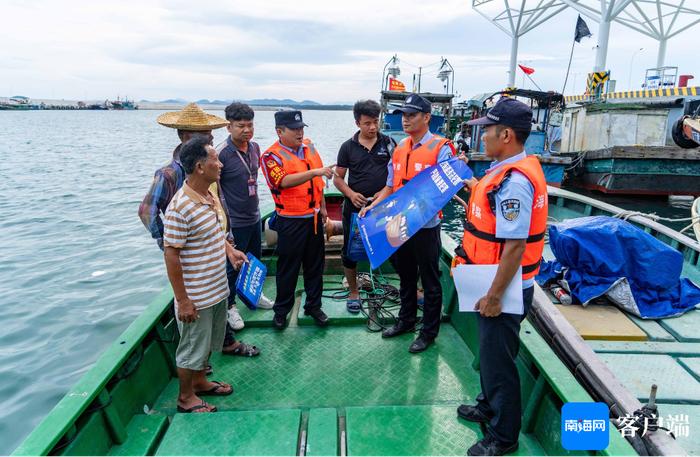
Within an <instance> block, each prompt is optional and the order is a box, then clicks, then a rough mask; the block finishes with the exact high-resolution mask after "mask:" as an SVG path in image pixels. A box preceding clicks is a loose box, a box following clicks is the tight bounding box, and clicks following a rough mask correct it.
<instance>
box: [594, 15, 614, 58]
mask: <svg viewBox="0 0 700 457" xmlns="http://www.w3.org/2000/svg"><path fill="white" fill-rule="evenodd" d="M602 16H603V17H602V19H601V21H600V24H599V28H598V49H597V50H596V53H595V67H593V71H605V60H606V59H607V57H608V40H609V38H610V20H609V19H608V18H606V17H605V16H606V15H605V14H603V15H602Z"/></svg>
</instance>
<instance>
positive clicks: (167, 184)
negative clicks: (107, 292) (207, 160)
mask: <svg viewBox="0 0 700 457" xmlns="http://www.w3.org/2000/svg"><path fill="white" fill-rule="evenodd" d="M156 121H157V122H158V123H159V124H160V125H164V126H165V127H170V128H172V129H177V136H178V137H179V138H180V144H178V145H177V147H176V148H175V150H174V151H173V156H172V160H171V161H170V163H168V164H167V165H165V166H164V167H162V168H160V169H158V170H157V171H156V173H155V176H154V177H153V183H152V184H151V188H150V189H149V191H148V193H147V194H146V196H145V197H144V199H143V201H142V202H141V206H139V217H140V218H141V222H143V225H144V226H146V229H147V230H148V231H149V232H150V233H151V236H152V237H153V239H155V240H156V243H158V247H159V248H160V249H161V250H163V219H162V216H161V215H163V214H165V210H166V209H167V208H168V204H169V203H170V200H171V199H172V198H173V195H175V192H177V191H178V189H180V187H182V183H183V182H184V181H185V169H184V168H182V164H181V163H180V148H181V147H182V145H183V144H185V143H186V142H187V141H188V140H190V139H191V138H192V137H193V136H195V135H204V136H207V137H208V138H209V141H210V142H213V141H214V137H213V136H212V134H211V132H212V130H214V129H219V128H221V127H225V126H226V125H228V121H226V119H223V118H221V117H219V116H214V115H213V114H207V113H205V112H204V111H203V110H202V109H201V108H200V107H199V106H197V105H196V104H195V103H190V104H189V105H187V106H185V108H183V109H182V111H172V112H169V113H163V114H161V115H160V116H158V119H156Z"/></svg>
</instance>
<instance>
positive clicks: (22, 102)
mask: <svg viewBox="0 0 700 457" xmlns="http://www.w3.org/2000/svg"><path fill="white" fill-rule="evenodd" d="M38 109H42V106H41V105H39V104H36V103H32V102H31V100H30V99H29V97H25V96H24V95H14V96H12V97H9V98H7V99H4V100H0V110H12V111H26V110H38Z"/></svg>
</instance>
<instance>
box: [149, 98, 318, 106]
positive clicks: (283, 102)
mask: <svg viewBox="0 0 700 457" xmlns="http://www.w3.org/2000/svg"><path fill="white" fill-rule="evenodd" d="M141 101H142V102H148V100H141ZM232 101H233V100H209V99H206V98H202V99H200V100H197V101H195V103H197V104H198V105H228V104H230V103H231V102H232ZM236 101H239V102H242V103H247V104H249V105H253V106H323V103H319V102H315V101H313V100H302V101H300V102H298V101H296V100H292V99H291V98H284V99H279V98H255V99H252V100H236ZM155 103H187V100H182V99H180V98H178V99H168V100H161V101H158V102H155Z"/></svg>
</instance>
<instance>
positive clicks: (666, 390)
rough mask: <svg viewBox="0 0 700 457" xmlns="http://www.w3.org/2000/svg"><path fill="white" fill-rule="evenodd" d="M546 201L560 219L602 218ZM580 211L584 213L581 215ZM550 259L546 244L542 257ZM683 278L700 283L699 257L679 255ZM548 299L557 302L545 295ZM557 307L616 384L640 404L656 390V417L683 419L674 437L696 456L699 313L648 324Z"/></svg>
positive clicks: (608, 310) (612, 310) (597, 308)
mask: <svg viewBox="0 0 700 457" xmlns="http://www.w3.org/2000/svg"><path fill="white" fill-rule="evenodd" d="M553 203H554V204H552V200H550V216H551V217H553V218H554V219H556V220H564V219H569V218H572V217H580V216H582V215H597V214H606V213H605V211H599V210H596V208H591V207H590V206H588V207H585V206H581V205H577V204H576V202H573V201H567V202H564V201H563V200H562V199H555V200H553ZM582 212H583V214H582ZM647 232H650V233H652V234H654V236H657V237H658V238H660V239H662V240H663V241H666V242H668V243H669V244H670V245H675V246H676V247H678V246H680V244H679V243H678V242H675V243H674V240H667V239H665V238H664V235H660V234H657V233H654V232H653V231H652V230H649V229H648V228H647ZM543 256H544V258H545V259H546V260H552V259H554V255H553V254H552V251H551V249H550V248H549V245H546V246H545V251H544V254H543ZM684 257H685V262H684V266H683V272H682V276H684V277H687V278H689V279H690V280H692V281H694V282H695V283H696V284H700V268H699V266H698V262H699V259H698V255H697V253H694V252H693V251H692V250H685V251H684ZM548 296H549V297H550V299H551V301H552V302H553V303H555V304H557V303H558V301H557V300H556V299H555V298H554V297H553V296H552V295H551V294H549V293H548ZM557 308H558V309H559V310H560V311H561V312H562V314H563V315H564V316H565V317H566V318H567V320H569V322H570V323H571V324H572V325H573V327H574V328H575V329H576V330H577V331H578V333H579V334H580V335H581V336H582V338H583V339H584V340H585V341H586V342H587V343H588V345H589V346H590V347H591V348H592V349H593V350H594V351H595V352H596V353H597V354H598V356H599V357H600V358H601V359H602V360H603V362H605V364H606V365H607V366H608V367H609V368H610V370H611V371H612V372H613V374H614V375H615V376H616V377H617V378H618V379H619V380H620V381H621V383H622V384H623V385H624V386H625V387H626V388H627V389H628V390H629V391H630V392H632V394H633V395H634V396H635V397H637V398H638V399H639V400H640V401H642V402H643V403H646V402H647V401H648V399H649V393H650V389H651V385H652V384H656V385H657V386H658V393H657V398H656V400H657V405H658V408H659V416H660V417H662V418H663V419H664V420H668V419H669V416H671V417H674V418H677V420H678V421H683V420H684V418H683V417H679V415H680V416H682V415H687V416H688V418H687V421H686V423H689V428H690V432H689V434H687V433H686V434H679V433H676V434H677V435H679V436H678V437H677V441H678V443H679V444H680V445H681V446H682V447H683V448H684V449H685V450H687V451H688V453H689V454H690V455H700V433H698V432H697V431H696V430H695V429H696V427H698V424H700V331H699V329H700V311H698V310H692V311H689V312H687V313H685V314H683V315H681V316H678V317H672V318H666V319H656V320H653V319H651V320H647V319H640V318H637V317H635V316H632V315H629V314H626V313H623V312H622V311H620V310H619V309H617V308H616V307H614V306H604V305H591V306H588V307H586V308H583V307H581V306H578V305H572V306H565V305H560V304H557Z"/></svg>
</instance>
